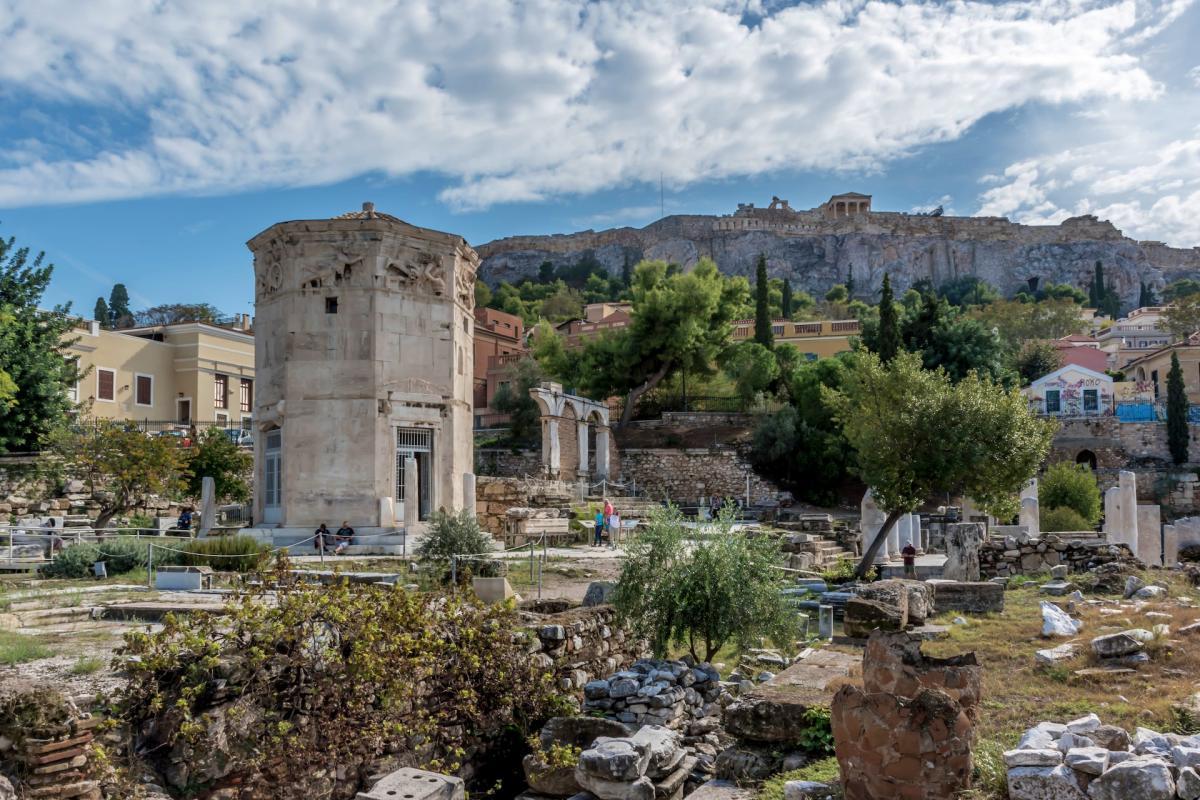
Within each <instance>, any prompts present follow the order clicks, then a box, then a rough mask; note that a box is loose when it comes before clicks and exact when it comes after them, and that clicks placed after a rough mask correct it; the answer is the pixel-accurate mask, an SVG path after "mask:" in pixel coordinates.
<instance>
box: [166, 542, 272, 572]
mask: <svg viewBox="0 0 1200 800" xmlns="http://www.w3.org/2000/svg"><path fill="white" fill-rule="evenodd" d="M169 547H170V548H171V549H170V550H168V549H165V548H164V549H159V548H157V547H156V548H155V549H154V563H155V564H180V565H183V566H189V567H212V568H213V569H215V570H221V571H224V572H254V571H255V570H257V569H261V568H262V567H263V565H265V564H266V562H267V559H268V557H269V555H268V553H269V550H268V548H267V547H266V546H265V545H262V544H259V543H258V542H257V541H255V540H254V539H252V538H250V537H249V536H214V537H210V538H208V539H192V540H191V541H187V542H184V543H183V544H182V545H173V544H172V545H169ZM173 550H174V551H179V550H181V551H183V552H172V551H173Z"/></svg>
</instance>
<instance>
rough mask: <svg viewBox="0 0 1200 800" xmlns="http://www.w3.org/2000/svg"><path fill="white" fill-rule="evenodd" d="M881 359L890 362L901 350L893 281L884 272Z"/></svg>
mask: <svg viewBox="0 0 1200 800" xmlns="http://www.w3.org/2000/svg"><path fill="white" fill-rule="evenodd" d="M877 347H878V350H879V359H880V360H881V361H882V362H883V363H885V364H886V363H888V362H889V361H891V360H892V359H893V358H895V357H896V353H897V352H899V350H900V323H899V321H898V320H897V319H896V304H895V302H894V301H893V300H892V281H891V278H890V277H888V274H887V273H886V272H885V273H883V288H882V290H881V291H880V293H879V339H878V343H877Z"/></svg>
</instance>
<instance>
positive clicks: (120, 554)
mask: <svg viewBox="0 0 1200 800" xmlns="http://www.w3.org/2000/svg"><path fill="white" fill-rule="evenodd" d="M95 547H96V550H97V551H98V552H99V554H100V560H101V561H103V562H104V569H105V571H106V572H107V573H108V574H109V575H124V574H125V573H126V572H131V571H133V570H135V569H137V568H138V567H142V568H145V566H146V555H147V549H148V547H149V546H148V545H147V544H146V543H145V541H139V540H138V539H137V538H136V537H130V538H125V537H122V538H119V539H104V540H102V541H99V542H96V544H95Z"/></svg>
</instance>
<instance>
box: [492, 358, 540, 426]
mask: <svg viewBox="0 0 1200 800" xmlns="http://www.w3.org/2000/svg"><path fill="white" fill-rule="evenodd" d="M542 378H543V375H542V369H541V367H540V366H538V362H537V361H536V360H535V359H533V358H522V359H521V360H520V361H518V362H517V363H516V364H514V365H513V367H512V369H511V371H510V372H509V374H508V380H506V381H504V382H503V383H501V384H500V388H499V389H497V390H496V394H495V396H494V397H493V398H492V408H493V409H494V410H495V411H498V412H500V413H501V414H508V415H509V423H508V425H509V428H508V430H509V436H510V437H512V439H514V440H516V441H522V442H524V441H529V440H531V439H533V438H534V436H535V435H536V434H537V433H538V432H539V431H540V430H541V424H542V412H541V410H540V409H538V404H537V401H536V400H534V399H533V398H532V397H530V395H529V390H530V389H533V388H535V387H536V386H537V385H538V384H539V383H541V382H542Z"/></svg>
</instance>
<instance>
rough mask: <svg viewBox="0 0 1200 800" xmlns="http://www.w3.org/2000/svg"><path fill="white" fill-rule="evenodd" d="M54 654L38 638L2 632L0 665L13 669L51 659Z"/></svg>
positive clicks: (0, 634)
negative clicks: (32, 662) (24, 664)
mask: <svg viewBox="0 0 1200 800" xmlns="http://www.w3.org/2000/svg"><path fill="white" fill-rule="evenodd" d="M52 655H54V652H53V651H52V650H51V649H50V648H49V647H47V646H46V645H45V644H43V643H42V640H41V639H40V638H38V637H37V636H27V635H25V634H22V633H14V632H12V631H0V664H3V665H5V666H9V667H11V666H12V665H14V664H23V663H25V662H26V661H36V660H38V659H39V658H49V657H50V656H52Z"/></svg>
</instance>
